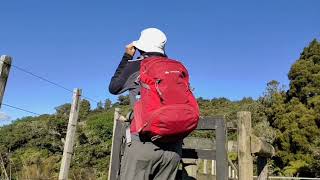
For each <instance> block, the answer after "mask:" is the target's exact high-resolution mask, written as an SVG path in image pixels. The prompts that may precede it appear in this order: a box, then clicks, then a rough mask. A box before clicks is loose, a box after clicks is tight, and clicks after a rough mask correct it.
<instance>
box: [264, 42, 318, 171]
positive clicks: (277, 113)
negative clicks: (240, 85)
mask: <svg viewBox="0 0 320 180" xmlns="http://www.w3.org/2000/svg"><path fill="white" fill-rule="evenodd" d="M288 77H289V80H290V89H289V90H288V91H287V92H286V93H283V92H281V91H280V92H279V91H277V88H275V87H276V86H274V85H276V83H271V84H269V85H270V86H269V89H268V90H269V94H268V95H267V96H265V98H264V101H263V103H264V104H265V106H266V109H265V112H266V114H267V117H268V120H269V122H270V124H271V126H272V127H274V128H275V129H276V131H277V134H276V139H275V142H274V146H275V148H276V152H277V154H276V156H275V158H274V165H275V166H276V167H278V168H279V169H278V171H279V173H280V174H283V175H289V176H294V175H299V176H316V174H315V173H314V172H313V169H314V164H316V163H315V162H316V161H317V160H316V158H315V157H316V155H317V152H319V147H320V138H319V136H320V123H319V121H320V118H319V117H320V111H319V109H320V106H319V105H320V44H319V42H318V41H317V40H313V41H312V42H311V43H310V45H309V46H308V47H306V48H305V49H304V50H303V52H302V53H301V57H300V58H299V60H297V61H296V62H295V63H294V64H293V65H292V67H291V69H290V72H289V74H288Z"/></svg>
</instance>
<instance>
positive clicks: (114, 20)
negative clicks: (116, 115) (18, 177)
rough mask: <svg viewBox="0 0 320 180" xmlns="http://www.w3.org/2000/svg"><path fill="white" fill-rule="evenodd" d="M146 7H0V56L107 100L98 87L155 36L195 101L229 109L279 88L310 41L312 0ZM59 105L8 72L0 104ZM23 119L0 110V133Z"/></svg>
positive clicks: (71, 2) (9, 1)
mask: <svg viewBox="0 0 320 180" xmlns="http://www.w3.org/2000/svg"><path fill="white" fill-rule="evenodd" d="M152 2H153V3H151V1H147V0H144V1H112V2H111V1H106V0H95V1H88V0H86V1H85V0H68V1H63V0H54V1H43V0H28V1H18V0H3V1H1V3H0V6H1V11H0V22H1V28H0V54H1V55H3V54H7V55H10V56H12V57H13V58H14V60H13V64H15V65H17V66H19V67H23V68H25V69H28V70H30V71H31V72H33V73H35V74H37V75H40V76H43V77H46V78H48V79H50V80H52V81H54V82H57V83H59V84H61V85H63V86H65V87H67V88H69V89H73V88H76V87H80V88H82V89H83V92H84V95H85V96H88V97H91V98H93V99H96V100H104V99H106V98H110V99H112V100H116V97H115V96H112V95H111V94H109V93H108V90H107V86H108V83H109V81H110V78H111V76H112V75H113V73H114V70H115V68H116V67H117V65H118V63H119V61H120V58H121V56H122V53H123V51H124V46H125V45H126V44H128V43H130V42H131V41H133V40H136V39H138V38H139V35H140V31H141V30H143V29H144V28H148V27H157V28H159V29H161V30H163V31H164V32H165V33H166V34H167V37H168V44H167V54H168V55H169V56H170V57H172V58H175V59H178V60H181V61H183V62H184V64H185V65H186V66H187V68H188V69H189V71H190V74H191V83H192V86H193V87H195V94H196V96H198V97H199V96H202V97H205V98H213V97H227V98H229V99H232V100H239V99H241V98H243V97H248V96H251V97H253V98H258V97H259V96H261V95H262V93H263V91H264V89H265V87H266V83H267V82H268V81H270V80H273V79H275V80H278V81H280V82H281V83H282V84H284V85H288V80H287V73H288V71H289V69H290V66H291V65H292V64H293V63H294V61H295V60H296V59H298V58H299V54H300V52H301V51H302V49H303V48H304V47H305V46H307V45H308V43H309V42H310V41H311V40H312V39H314V38H318V39H319V36H320V31H319V29H320V21H319V20H318V19H319V17H320V11H319V7H320V1H318V0H307V1H302V0H300V1H298V0H282V1H277V0H270V1H254V0H253V1H233V2H232V1H213V0H208V1H201V0H199V1H169V0H163V1H152ZM66 102H71V94H70V93H68V92H66V91H64V90H62V89H59V88H56V87H55V86H52V85H51V84H48V83H46V82H43V81H41V80H39V79H35V78H34V77H31V76H29V75H28V74H25V73H23V72H20V71H18V70H17V69H14V68H12V70H11V74H10V77H9V81H8V85H7V89H6V93H5V98H4V103H7V104H10V105H14V106H18V107H22V108H25V109H28V110H31V111H34V112H37V113H53V112H54V107H56V106H58V105H61V104H63V103H66ZM95 105H96V103H95V102H92V106H95ZM27 115H30V114H28V113H25V112H21V111H18V110H14V109H10V108H8V107H2V109H1V113H0V119H2V120H0V124H5V123H9V122H10V120H12V119H15V118H17V117H22V116H27ZM8 116H9V117H10V118H8Z"/></svg>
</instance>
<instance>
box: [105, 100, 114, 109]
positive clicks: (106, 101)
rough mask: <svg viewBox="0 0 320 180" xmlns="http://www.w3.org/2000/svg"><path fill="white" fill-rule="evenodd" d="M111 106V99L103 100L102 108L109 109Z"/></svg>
mask: <svg viewBox="0 0 320 180" xmlns="http://www.w3.org/2000/svg"><path fill="white" fill-rule="evenodd" d="M111 107H112V101H111V100H110V99H106V100H105V101H104V109H105V110H109V109H110V108H111Z"/></svg>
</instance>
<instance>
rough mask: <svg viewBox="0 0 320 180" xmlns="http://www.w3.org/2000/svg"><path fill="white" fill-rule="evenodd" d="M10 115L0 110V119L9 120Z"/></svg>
mask: <svg viewBox="0 0 320 180" xmlns="http://www.w3.org/2000/svg"><path fill="white" fill-rule="evenodd" d="M10 120H11V117H10V116H8V115H7V114H6V113H4V112H0V121H10Z"/></svg>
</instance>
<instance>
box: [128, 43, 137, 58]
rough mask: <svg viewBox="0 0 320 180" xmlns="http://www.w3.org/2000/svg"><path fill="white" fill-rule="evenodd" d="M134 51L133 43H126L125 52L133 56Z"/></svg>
mask: <svg viewBox="0 0 320 180" xmlns="http://www.w3.org/2000/svg"><path fill="white" fill-rule="evenodd" d="M135 52H136V48H135V47H134V46H133V44H132V43H131V44H128V45H127V46H126V53H127V54H129V55H131V56H134V53H135Z"/></svg>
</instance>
